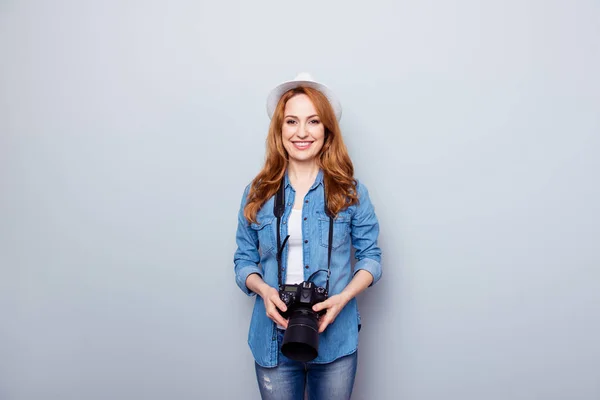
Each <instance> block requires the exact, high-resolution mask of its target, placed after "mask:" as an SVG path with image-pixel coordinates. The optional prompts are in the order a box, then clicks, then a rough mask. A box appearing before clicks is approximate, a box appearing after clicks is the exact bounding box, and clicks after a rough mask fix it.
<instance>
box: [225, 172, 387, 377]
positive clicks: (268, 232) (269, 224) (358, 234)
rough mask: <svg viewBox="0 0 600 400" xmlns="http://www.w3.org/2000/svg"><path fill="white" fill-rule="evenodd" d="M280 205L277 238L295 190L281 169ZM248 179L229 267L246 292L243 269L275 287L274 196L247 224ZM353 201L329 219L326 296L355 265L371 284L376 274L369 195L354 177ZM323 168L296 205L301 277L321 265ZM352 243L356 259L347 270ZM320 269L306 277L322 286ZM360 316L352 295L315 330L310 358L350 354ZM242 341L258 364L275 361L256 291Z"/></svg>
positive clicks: (325, 221) (272, 331)
mask: <svg viewBox="0 0 600 400" xmlns="http://www.w3.org/2000/svg"><path fill="white" fill-rule="evenodd" d="M284 184H285V200H286V203H285V211H284V214H283V216H282V218H281V232H280V233H281V241H282V242H283V239H284V238H285V237H286V236H287V234H288V227H287V221H288V219H289V216H290V213H291V210H292V208H293V204H294V200H295V194H296V192H295V190H294V189H293V188H292V186H291V185H290V181H289V178H288V176H287V173H286V175H285V182H284ZM249 190H250V185H248V186H247V187H246V189H245V190H244V195H243V197H242V202H241V206H240V210H239V214H238V227H237V233H236V241H237V246H238V247H237V250H236V251H235V255H234V264H235V266H234V271H235V279H236V283H237V285H238V286H239V287H240V289H241V290H242V291H243V292H244V293H246V294H247V295H249V296H254V295H255V293H253V292H252V291H250V290H249V289H248V288H247V287H246V278H247V277H248V275H250V274H253V273H257V274H259V275H260V276H261V277H262V279H263V280H264V281H265V282H266V283H267V284H268V285H269V286H272V287H274V288H276V289H278V285H279V282H278V265H277V258H276V254H277V218H276V217H275V215H274V213H273V204H274V201H275V196H273V197H271V198H270V199H269V200H268V201H267V202H266V203H265V204H264V205H263V207H262V208H261V209H260V210H259V211H258V213H257V223H252V224H249V223H248V221H247V220H246V218H245V217H244V207H245V205H246V199H247V195H248V192H249ZM357 193H358V200H359V203H358V204H355V205H352V206H350V207H348V208H346V209H344V210H342V211H341V212H339V213H338V216H337V217H336V218H335V220H334V224H333V225H334V228H333V241H332V246H331V247H332V252H331V277H330V282H329V285H330V287H329V296H333V295H335V294H338V293H340V292H341V291H342V290H344V288H345V287H346V285H348V283H349V282H350V281H351V280H352V277H353V276H354V274H355V273H356V272H358V271H359V270H365V271H368V272H370V273H371V275H373V283H371V286H372V285H373V284H375V283H376V282H377V281H378V280H379V279H380V277H381V250H380V248H379V247H378V245H377V239H378V236H379V223H378V221H377V216H376V215H375V211H374V207H373V205H372V204H371V201H370V199H369V194H368V191H367V188H366V187H365V186H364V185H363V184H361V183H360V182H358V185H357ZM324 205H325V201H324V187H323V171H319V173H318V175H317V178H316V179H315V182H314V184H313V185H312V186H311V188H310V189H309V190H308V193H307V194H306V196H305V197H304V201H303V207H302V239H303V244H302V255H303V264H304V279H305V280H306V279H308V278H309V277H310V275H311V274H312V273H313V272H315V271H317V270H319V269H325V270H326V269H327V247H328V239H329V217H328V216H327V214H325V209H324ZM352 247H354V249H355V254H354V256H355V258H356V259H357V262H356V264H355V266H354V270H352V265H351V255H352ZM287 255H288V252H287V246H286V247H285V248H284V250H283V254H282V265H283V271H282V279H283V282H285V277H286V272H287ZM326 279H327V273H326V272H319V273H317V274H316V275H315V276H314V277H313V278H312V281H313V282H314V283H315V284H316V285H318V286H322V287H325V283H326ZM359 324H360V316H359V313H358V307H357V303H356V299H355V298H354V299H352V300H351V301H350V302H349V303H348V304H347V305H346V306H345V307H344V308H343V309H342V311H340V313H339V314H338V316H337V317H336V319H335V321H334V322H333V323H332V324H330V325H329V326H328V327H327V328H326V329H325V331H324V332H323V333H321V334H320V335H319V349H318V352H319V355H318V357H317V358H316V359H314V360H313V361H312V362H313V363H329V362H332V361H334V360H335V359H337V358H339V357H342V356H345V355H348V354H351V353H353V352H355V351H356V349H357V347H358V328H359ZM248 345H249V346H250V349H251V351H252V354H253V356H254V359H255V360H256V362H257V363H258V364H259V365H261V366H263V367H275V366H277V364H278V354H279V348H278V342H277V329H276V325H275V323H274V322H273V321H272V320H271V319H270V318H269V317H267V315H266V310H265V305H264V302H263V299H262V298H261V297H260V296H256V300H255V303H254V310H253V313H252V319H251V321H250V329H249V333H248Z"/></svg>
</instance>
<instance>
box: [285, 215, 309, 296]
mask: <svg viewBox="0 0 600 400" xmlns="http://www.w3.org/2000/svg"><path fill="white" fill-rule="evenodd" d="M288 235H290V238H289V239H288V241H287V246H288V260H287V274H286V276H285V283H286V284H288V285H295V284H298V283H301V282H303V281H304V268H303V263H302V260H303V257H302V210H296V209H292V213H291V214H290V219H289V220H288Z"/></svg>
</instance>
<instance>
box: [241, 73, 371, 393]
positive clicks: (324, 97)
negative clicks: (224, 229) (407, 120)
mask: <svg viewBox="0 0 600 400" xmlns="http://www.w3.org/2000/svg"><path fill="white" fill-rule="evenodd" d="M267 111H268V114H269V117H270V118H271V125H270V128H269V133H268V137H267V149H266V161H265V165H264V167H263V169H262V170H261V171H260V173H259V174H258V175H257V176H256V178H254V180H253V181H252V182H251V183H250V184H249V185H248V186H247V187H246V190H245V191H244V194H243V197H242V203H241V207H240V211H239V215H238V228H237V234H236V240H237V245H238V248H237V250H236V252H235V256H234V263H235V275H236V282H237V284H238V286H239V287H240V289H242V291H244V292H245V293H246V294H248V295H250V296H251V295H258V296H256V301H255V305H254V312H253V315H252V320H251V323H250V331H249V335H248V344H249V346H250V349H251V351H252V354H253V356H254V359H255V362H256V363H255V364H256V375H257V380H258V385H259V389H260V393H261V396H262V398H263V399H277V400H282V399H303V398H304V393H305V392H306V393H307V394H308V397H309V399H328V400H335V399H348V398H350V395H351V393H352V388H353V385H354V377H355V374H356V365H357V346H358V331H359V329H360V316H359V313H358V309H357V304H356V295H358V294H359V293H360V292H362V291H363V290H365V289H366V288H367V287H369V286H371V285H373V284H374V283H375V282H377V281H378V280H379V278H380V277H381V264H380V260H381V250H380V249H379V247H378V245H377V238H378V235H379V224H378V221H377V217H376V215H375V212H374V208H373V205H372V204H371V201H370V199H369V195H368V192H367V189H366V187H365V186H364V185H363V184H362V183H360V182H358V181H357V180H355V178H354V176H353V174H354V168H353V165H352V161H351V160H350V157H349V156H348V152H347V150H346V146H345V145H344V142H343V140H342V135H341V131H340V128H339V125H338V120H339V119H340V117H341V106H340V103H339V101H337V99H336V97H335V95H334V94H333V93H332V92H331V91H330V90H329V89H328V88H327V87H326V86H324V85H322V84H320V83H317V82H315V81H314V80H313V79H312V78H311V77H310V75H308V74H300V75H298V76H297V77H296V78H295V79H294V80H293V81H289V82H286V83H283V84H281V85H279V86H278V87H276V88H275V89H274V90H273V91H272V92H271V94H270V95H269V98H268V102H267ZM280 189H281V191H280V192H279V193H280V194H279V195H277V193H278V191H279V190H280ZM278 196H279V197H278ZM276 200H277V201H281V202H282V203H281V208H280V210H281V212H282V213H281V214H282V215H281V216H280V218H277V215H276V211H277V209H276V207H275V205H276ZM330 216H331V218H330ZM278 231H279V232H278ZM352 247H354V249H355V258H356V259H357V260H358V261H357V262H356V265H355V266H354V269H352V266H351V252H352ZM305 281H311V282H313V283H314V285H315V286H316V287H320V288H323V289H325V291H326V292H327V293H326V299H324V298H321V299H320V301H318V302H317V303H315V304H312V303H311V304H309V306H308V307H311V306H312V311H310V309H309V308H307V310H308V314H310V315H313V316H316V315H319V317H315V321H317V322H316V323H315V328H316V329H315V331H316V330H317V329H318V335H317V334H316V333H315V339H316V340H318V343H311V345H312V344H315V346H310V345H308V346H305V347H304V348H309V349H312V348H313V347H315V348H317V347H318V355H317V351H315V353H314V354H313V355H312V356H310V355H307V354H304V353H302V352H300V353H301V354H300V355H301V356H306V359H311V358H313V357H315V356H316V358H314V359H312V360H311V361H298V360H297V359H290V358H288V357H286V356H285V355H284V354H283V353H282V351H281V349H282V343H283V341H284V340H288V337H287V336H286V335H285V330H286V329H288V323H290V324H292V323H291V321H292V319H293V318H290V320H288V319H286V318H284V316H283V315H282V314H284V315H286V314H285V313H286V312H288V306H289V307H290V308H291V307H292V303H288V304H287V305H286V303H285V302H284V301H283V300H282V297H281V296H280V289H283V288H284V287H285V288H288V287H292V288H293V287H294V286H293V285H298V284H301V283H302V282H305ZM290 285H292V286H290ZM323 289H318V290H321V292H322V291H323ZM314 290H317V289H314ZM283 292H285V291H284V290H282V293H283ZM311 293H316V292H314V291H311ZM294 304H299V303H294ZM291 311H292V310H290V312H291ZM310 315H309V317H310ZM309 322H310V321H309ZM317 324H318V325H317ZM308 325H310V323H309V324H308ZM310 328H311V327H310V326H309V327H308V328H307V327H306V325H305V324H296V327H295V328H294V329H297V330H300V329H306V331H307V332H310ZM291 330H292V328H291V326H290V327H289V331H290V332H291ZM296 349H297V348H296ZM284 353H285V351H284ZM286 354H287V355H288V356H289V355H290V354H291V352H290V350H289V349H288V352H287V353H286ZM299 358H302V357H299Z"/></svg>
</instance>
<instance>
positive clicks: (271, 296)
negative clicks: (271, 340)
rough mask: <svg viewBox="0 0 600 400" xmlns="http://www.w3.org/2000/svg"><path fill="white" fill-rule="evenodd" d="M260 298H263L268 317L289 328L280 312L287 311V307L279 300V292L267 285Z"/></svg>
mask: <svg viewBox="0 0 600 400" xmlns="http://www.w3.org/2000/svg"><path fill="white" fill-rule="evenodd" d="M260 297H262V299H263V301H264V303H265V309H266V310H267V317H269V318H271V319H272V320H273V321H274V322H275V323H276V324H278V325H280V326H283V327H284V328H287V325H288V322H287V320H286V319H285V318H283V317H282V316H281V314H279V310H281V311H286V310H287V307H286V306H285V303H284V302H283V301H282V300H281V299H280V298H279V292H278V291H277V289H275V288H274V287H271V286H268V285H266V284H265V288H264V289H263V290H262V291H261V293H260Z"/></svg>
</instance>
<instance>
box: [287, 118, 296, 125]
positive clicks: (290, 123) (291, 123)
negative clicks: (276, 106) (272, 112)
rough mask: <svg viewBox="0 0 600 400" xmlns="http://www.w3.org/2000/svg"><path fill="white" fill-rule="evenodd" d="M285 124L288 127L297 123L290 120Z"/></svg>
mask: <svg viewBox="0 0 600 400" xmlns="http://www.w3.org/2000/svg"><path fill="white" fill-rule="evenodd" d="M285 123H286V124H288V125H293V124H295V123H296V121H294V120H293V119H288V120H287V121H285Z"/></svg>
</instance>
